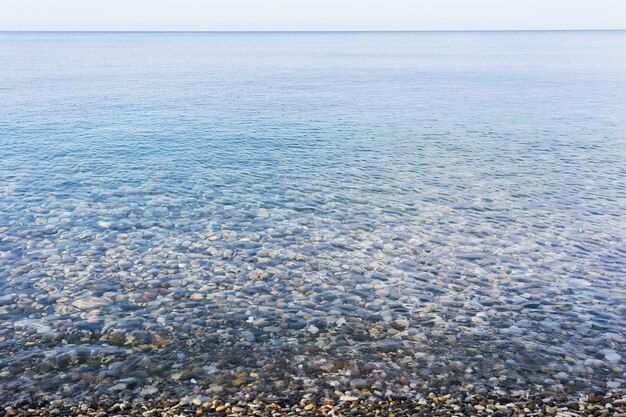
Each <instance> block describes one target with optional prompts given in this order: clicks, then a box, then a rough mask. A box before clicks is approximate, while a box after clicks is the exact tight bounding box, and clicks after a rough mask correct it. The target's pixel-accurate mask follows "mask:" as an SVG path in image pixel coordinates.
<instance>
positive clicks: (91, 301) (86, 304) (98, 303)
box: [72, 297, 111, 310]
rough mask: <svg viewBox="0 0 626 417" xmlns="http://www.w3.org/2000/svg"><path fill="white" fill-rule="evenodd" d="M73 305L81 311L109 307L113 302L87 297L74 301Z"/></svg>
mask: <svg viewBox="0 0 626 417" xmlns="http://www.w3.org/2000/svg"><path fill="white" fill-rule="evenodd" d="M72 305H73V306H74V307H76V308H78V309H79V310H91V309H94V308H98V307H106V306H109V305H111V302H110V301H109V300H106V299H104V298H100V297H86V298H81V299H78V300H76V301H74V302H73V303H72Z"/></svg>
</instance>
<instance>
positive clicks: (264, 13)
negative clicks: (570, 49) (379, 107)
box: [0, 0, 626, 31]
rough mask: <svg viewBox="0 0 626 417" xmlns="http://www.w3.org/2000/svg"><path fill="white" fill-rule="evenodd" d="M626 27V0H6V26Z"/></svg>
mask: <svg viewBox="0 0 626 417" xmlns="http://www.w3.org/2000/svg"><path fill="white" fill-rule="evenodd" d="M524 29H530V30H532V29H626V0H3V1H1V2H0V30H136V31H143V30H163V31H168V30H188V31H201V30H207V31H258V30H260V31H291V30H296V31H307V30H524Z"/></svg>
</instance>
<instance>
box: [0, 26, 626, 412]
mask: <svg viewBox="0 0 626 417" xmlns="http://www.w3.org/2000/svg"><path fill="white" fill-rule="evenodd" d="M625 109H626V32H526V33H519V32H517V33H516V32H490V33H382V34H380V33H379V34H374V33H352V34H345V33H344V34H340V33H318V34H314V33H300V34H294V33H280V34H278V33H275V34H267V33H266V34H260V33H257V34H241V33H240V34H237V33H233V34H218V33H206V34H197V33H196V34H191V33H187V34H184V33H164V34H154V33H136V34H130V33H117V34H97V33H73V34H72V33H1V34H0V389H1V390H2V391H3V392H4V393H5V394H4V397H3V400H4V401H9V400H13V399H16V398H19V397H20V396H25V395H38V394H49V395H53V396H65V397H69V398H85V397H88V396H91V397H92V398H99V396H101V395H109V396H110V395H117V396H122V397H139V396H148V397H149V396H150V395H156V394H155V392H159V393H163V392H166V393H167V392H169V393H171V394H172V395H175V394H177V393H184V394H185V395H187V394H207V395H212V394H217V393H220V394H222V395H225V394H227V393H231V394H233V393H240V394H242V395H243V394H249V395H250V396H254V395H257V394H259V393H262V392H266V393H268V392H269V393H284V392H288V391H289V390H297V391H302V392H307V391H311V392H314V391H320V390H322V391H327V392H333V391H340V392H348V391H350V392H357V391H358V390H360V389H364V387H366V389H365V391H360V392H361V393H367V392H370V393H371V394H372V395H383V394H385V393H389V392H400V393H403V392H404V393H413V392H429V391H430V390H435V389H441V390H454V389H460V388H462V387H466V386H467V385H468V384H472V385H474V386H475V387H476V389H477V390H483V391H494V390H495V391H498V392H503V391H504V392H508V391H511V390H513V391H514V390H522V391H523V390H527V391H537V390H552V391H563V392H566V393H577V392H581V391H585V390H602V391H610V390H617V389H623V388H624V386H625V384H626V373H625V371H624V366H625V365H626V363H625V362H626V330H625V328H626V327H625V325H626V279H625V277H626V245H625V243H624V242H625V238H626V181H625V178H626V111H625Z"/></svg>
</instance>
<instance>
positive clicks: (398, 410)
mask: <svg viewBox="0 0 626 417" xmlns="http://www.w3.org/2000/svg"><path fill="white" fill-rule="evenodd" d="M4 413H5V414H4V415H5V416H7V417H29V416H84V417H86V416H98V417H107V416H133V415H141V416H143V417H159V416H197V415H204V416H226V415H229V416H249V415H272V416H315V415H324V416H326V415H328V416H344V415H358V416H389V417H392V416H393V417H399V416H406V415H413V416H431V415H432V416H486V415H489V416H494V417H498V416H502V417H503V416H538V417H543V416H557V417H576V416H612V417H623V416H626V392H615V393H609V394H600V393H595V394H594V393H591V394H581V395H566V394H562V395H553V394H547V393H546V394H545V395H541V394H533V395H529V394H522V393H520V394H515V395H498V394H497V393H495V392H494V393H492V394H489V395H485V396H482V395H478V394H473V393H471V392H457V393H448V394H439V395H437V394H435V393H428V394H426V395H424V394H423V393H416V394H415V396H414V397H412V398H410V397H408V396H405V395H393V394H390V395H386V396H384V397H368V398H365V397H363V396H360V395H356V394H354V395H347V394H346V395H337V396H334V397H332V398H331V397H327V396H319V397H316V396H314V395H312V394H305V395H304V396H300V395H298V394H297V393H293V394H292V395H291V396H289V397H278V396H260V397H259V398H257V399H253V400H252V399H250V400H243V399H232V400H229V399H228V398H220V397H191V396H188V397H184V398H181V399H176V400H174V399H162V398H155V399H153V400H152V402H150V401H147V402H146V401H145V400H143V401H138V402H136V403H132V402H129V401H120V400H116V399H108V400H103V401H100V402H96V403H94V402H91V401H89V400H83V401H77V402H74V403H68V402H64V401H63V400H52V401H49V400H43V399H42V400H34V399H33V400H23V401H18V402H16V403H13V404H12V405H10V406H5V407H4Z"/></svg>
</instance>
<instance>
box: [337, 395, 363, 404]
mask: <svg viewBox="0 0 626 417" xmlns="http://www.w3.org/2000/svg"><path fill="white" fill-rule="evenodd" d="M358 400H359V397H354V396H351V395H342V396H341V397H339V401H345V402H354V401H358Z"/></svg>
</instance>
